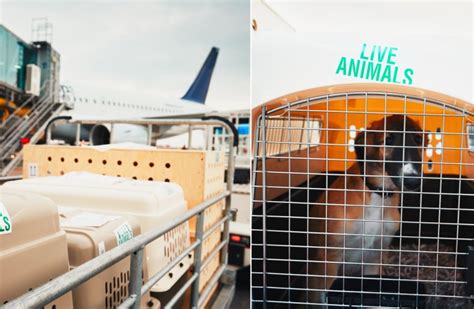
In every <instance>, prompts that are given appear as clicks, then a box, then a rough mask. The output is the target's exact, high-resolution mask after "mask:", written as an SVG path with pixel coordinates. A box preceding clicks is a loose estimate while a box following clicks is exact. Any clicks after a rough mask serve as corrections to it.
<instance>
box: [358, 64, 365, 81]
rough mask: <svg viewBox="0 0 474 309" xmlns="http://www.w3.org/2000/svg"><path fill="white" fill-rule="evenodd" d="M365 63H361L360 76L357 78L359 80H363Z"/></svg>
mask: <svg viewBox="0 0 474 309" xmlns="http://www.w3.org/2000/svg"><path fill="white" fill-rule="evenodd" d="M366 63H367V61H362V68H361V69H360V71H359V72H360V75H359V76H358V77H360V78H364V73H365V65H366Z"/></svg>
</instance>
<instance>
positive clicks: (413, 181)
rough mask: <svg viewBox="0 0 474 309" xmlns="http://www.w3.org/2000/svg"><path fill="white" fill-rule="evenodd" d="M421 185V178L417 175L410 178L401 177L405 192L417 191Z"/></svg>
mask: <svg viewBox="0 0 474 309" xmlns="http://www.w3.org/2000/svg"><path fill="white" fill-rule="evenodd" d="M420 185H421V178H420V176H419V175H416V176H415V175H412V176H411V177H410V176H405V177H403V186H404V187H405V188H406V189H407V190H411V191H414V190H417V189H418V188H419V187H420Z"/></svg>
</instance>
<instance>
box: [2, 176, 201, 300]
mask: <svg viewBox="0 0 474 309" xmlns="http://www.w3.org/2000/svg"><path fill="white" fill-rule="evenodd" d="M3 187H4V188H3V190H4V191H9V192H19V191H23V192H35V193H38V194H41V195H43V196H46V197H49V198H50V199H52V200H53V201H54V202H55V203H56V204H57V205H59V206H67V207H71V208H76V209H83V210H87V211H92V212H98V213H103V214H112V215H113V214H116V215H123V216H133V217H135V219H137V221H138V222H140V227H141V231H142V233H144V232H146V231H149V230H151V229H152V228H156V227H158V226H160V225H161V224H163V223H164V222H168V221H169V220H172V219H174V218H176V217H177V216H179V215H181V214H183V213H184V212H185V211H186V202H185V200H184V197H183V191H182V189H181V188H180V187H179V186H178V185H176V184H174V183H165V182H157V181H153V182H151V181H133V180H129V179H125V178H117V177H110V176H102V175H97V174H92V173H86V172H72V173H68V174H66V175H64V176H59V177H58V176H51V177H38V178H30V179H24V180H19V181H11V182H8V183H6V184H4V185H3ZM189 245H190V237H189V228H188V224H187V223H185V224H182V225H180V226H178V227H176V228H175V229H173V230H171V231H170V232H168V233H166V234H165V235H164V236H162V237H160V238H159V239H157V240H155V241H154V242H152V243H150V244H149V245H148V246H147V247H146V252H145V256H146V261H147V264H148V265H147V266H148V272H149V274H150V275H153V274H155V273H157V272H158V271H159V270H160V269H161V268H163V267H164V266H165V265H167V264H168V263H169V262H170V261H172V260H173V259H174V258H175V257H176V256H178V255H179V254H181V253H182V252H183V251H184V250H185V249H186V248H187V247H189ZM192 261H193V257H192V255H190V256H188V257H186V258H184V259H183V260H182V261H181V262H180V263H178V265H176V266H175V267H174V268H173V269H172V270H171V271H170V272H169V273H168V274H167V275H166V276H164V277H163V278H162V279H161V280H159V281H158V282H157V283H156V284H155V285H154V286H153V288H152V291H154V292H164V291H168V290H169V289H170V288H171V287H172V286H173V285H174V284H175V283H176V281H177V280H178V279H179V278H180V277H181V276H182V275H183V274H184V273H185V272H186V271H187V270H188V269H189V267H190V266H191V264H192Z"/></svg>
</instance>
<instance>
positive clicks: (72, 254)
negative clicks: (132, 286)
mask: <svg viewBox="0 0 474 309" xmlns="http://www.w3.org/2000/svg"><path fill="white" fill-rule="evenodd" d="M59 216H60V225H61V228H62V229H64V230H65V231H66V235H67V243H68V253H69V265H70V267H71V269H73V268H76V267H77V266H79V265H81V264H83V263H85V262H87V261H90V260H92V259H93V258H95V257H97V256H99V255H101V254H103V253H105V252H106V251H109V250H111V249H113V248H115V247H117V246H118V245H120V244H122V243H124V242H126V241H127V240H128V239H131V238H133V237H135V236H137V235H139V234H140V223H138V222H137V220H136V219H135V218H133V217H122V216H117V215H104V214H100V213H96V212H89V211H83V210H79V209H75V208H69V207H59ZM146 265H147V264H146V263H144V264H143V266H144V267H143V278H144V280H147V279H148V273H147V268H146ZM129 282H130V257H127V258H125V259H123V260H121V261H120V262H119V263H116V264H114V265H112V266H111V267H109V268H107V269H106V270H104V271H103V272H101V273H100V274H99V275H97V276H95V277H93V278H92V279H90V280H88V281H86V282H85V283H83V284H81V285H80V286H79V287H77V288H75V289H74V290H73V292H72V296H73V302H74V309H81V308H83V309H88V308H104V309H112V308H116V307H117V306H118V305H119V304H121V303H122V302H123V301H124V300H125V299H127V297H128V296H129V292H128V286H129ZM150 300H151V298H150V295H145V296H143V298H142V302H141V303H142V307H143V308H159V302H158V301H157V300H155V301H151V302H150ZM151 304H153V305H151Z"/></svg>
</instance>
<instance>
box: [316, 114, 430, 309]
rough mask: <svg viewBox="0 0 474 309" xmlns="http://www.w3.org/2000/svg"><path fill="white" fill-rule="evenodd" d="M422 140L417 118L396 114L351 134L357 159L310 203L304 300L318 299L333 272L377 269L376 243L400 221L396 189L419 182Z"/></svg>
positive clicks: (382, 244) (384, 242) (383, 244)
mask: <svg viewBox="0 0 474 309" xmlns="http://www.w3.org/2000/svg"><path fill="white" fill-rule="evenodd" d="M373 131H376V132H373ZM404 132H408V133H404ZM423 144H425V145H426V144H427V140H426V134H424V133H423V132H422V129H421V128H420V126H419V124H418V123H417V122H415V121H414V120H412V119H411V118H409V117H406V116H402V115H392V116H389V117H386V118H382V119H380V120H378V121H375V122H373V123H372V124H371V126H370V128H368V129H367V130H365V131H362V132H360V133H359V134H358V135H357V136H356V139H355V153H356V157H357V161H356V162H355V163H354V164H353V165H352V166H351V167H350V168H349V170H348V171H347V173H346V174H347V175H344V176H339V177H338V178H337V179H336V180H335V181H334V182H333V183H332V184H331V186H330V190H328V191H326V192H325V193H324V194H322V195H321V196H320V197H319V198H318V200H317V201H316V203H315V205H312V206H311V208H310V218H311V223H310V232H311V235H310V236H309V240H310V245H311V249H310V258H311V263H310V264H309V265H308V273H309V274H310V276H311V277H310V279H309V281H308V282H309V288H310V292H309V295H308V297H309V301H310V302H312V303H318V304H321V303H324V299H323V297H324V295H323V291H324V290H329V289H330V287H331V285H332V284H333V282H334V281H335V280H336V277H337V276H342V275H344V276H357V277H362V276H364V275H379V274H381V258H382V256H381V250H380V249H382V248H387V247H388V246H389V244H390V242H391V241H392V238H393V236H394V235H395V234H396V233H397V231H398V230H399V227H400V212H399V207H400V191H402V190H405V191H416V190H418V189H419V187H420V184H421V177H422V155H423V147H422V146H423ZM313 218H314V219H313Z"/></svg>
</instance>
